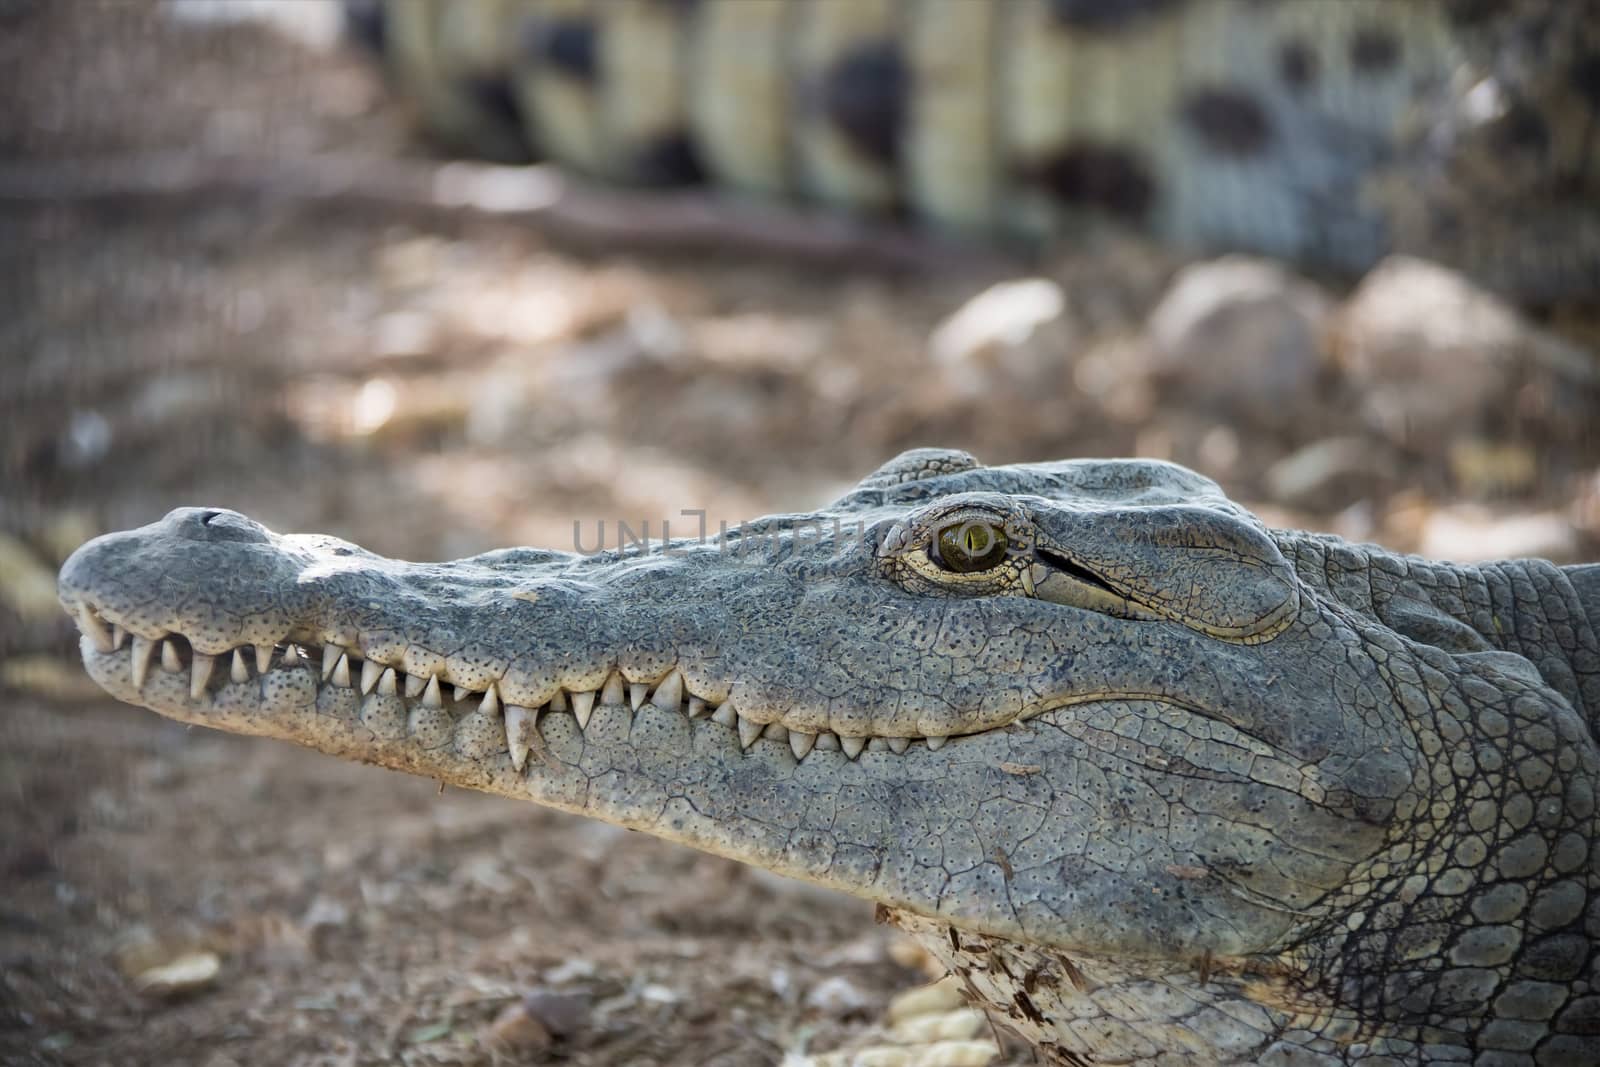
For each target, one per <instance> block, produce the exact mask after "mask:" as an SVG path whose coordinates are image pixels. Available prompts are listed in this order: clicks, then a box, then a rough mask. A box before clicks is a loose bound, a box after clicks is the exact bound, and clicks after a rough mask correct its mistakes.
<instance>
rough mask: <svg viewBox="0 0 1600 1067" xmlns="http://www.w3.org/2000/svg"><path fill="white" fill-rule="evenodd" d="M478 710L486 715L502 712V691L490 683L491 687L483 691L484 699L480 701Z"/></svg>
mask: <svg viewBox="0 0 1600 1067" xmlns="http://www.w3.org/2000/svg"><path fill="white" fill-rule="evenodd" d="M478 710H479V711H481V712H483V713H484V714H485V715H498V714H499V713H500V691H499V690H498V689H496V688H495V687H494V683H493V682H490V683H489V688H488V689H485V690H484V691H483V701H482V702H481V703H479V705H478Z"/></svg>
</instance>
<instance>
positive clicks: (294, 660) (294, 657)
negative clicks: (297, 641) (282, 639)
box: [283, 645, 301, 667]
mask: <svg viewBox="0 0 1600 1067" xmlns="http://www.w3.org/2000/svg"><path fill="white" fill-rule="evenodd" d="M300 659H301V656H300V646H299V645H285V646H284V647H283V666H285V667H298V666H300Z"/></svg>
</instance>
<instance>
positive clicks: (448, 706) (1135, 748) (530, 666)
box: [58, 449, 1600, 1067]
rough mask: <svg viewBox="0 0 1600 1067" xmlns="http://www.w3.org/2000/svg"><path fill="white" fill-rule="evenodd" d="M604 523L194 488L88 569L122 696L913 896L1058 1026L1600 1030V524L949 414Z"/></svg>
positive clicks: (828, 882)
mask: <svg viewBox="0 0 1600 1067" xmlns="http://www.w3.org/2000/svg"><path fill="white" fill-rule="evenodd" d="M703 518H704V517H703V516H701V519H703ZM602 530H603V528H602ZM586 539H587V538H586V537H580V536H579V528H578V527H577V526H575V529H574V546H575V547H574V550H554V549H538V548H515V549H504V550H499V551H493V552H489V553H487V554H484V555H479V556H474V557H471V558H468V559H462V560H457V561H455V562H451V563H432V564H429V563H409V562H402V561H398V560H392V559H387V558H384V557H382V556H379V555H375V554H373V553H371V552H368V551H365V550H363V549H361V548H359V547H357V546H356V545H353V544H350V543H348V542H345V541H342V540H339V539H337V538H334V537H331V536H323V535H279V534H276V533H273V532H271V531H270V530H268V529H267V528H266V527H264V526H262V525H261V524H259V523H257V522H254V521H252V520H250V519H248V518H246V517H245V516H243V515H241V514H238V513H236V512H232V511H226V510H220V509H216V508H181V509H179V510H176V511H173V512H172V513H170V514H169V515H167V516H166V517H165V518H163V519H161V520H160V521H158V522H155V523H153V524H151V525H148V526H145V527H142V528H139V529H136V530H131V531H126V532H120V533H113V534H107V535H105V536H102V537H100V538H97V539H95V540H93V541H91V542H89V543H87V544H85V545H84V546H83V547H81V548H79V549H78V550H77V552H76V553H75V554H74V555H72V556H71V557H70V558H69V559H68V560H67V561H66V563H65V564H64V566H63V567H62V570H61V573H60V578H59V585H58V589H59V595H60V599H61V602H62V604H63V606H64V607H65V609H66V610H67V612H68V613H69V614H70V615H71V616H72V618H74V619H75V620H76V621H77V624H78V627H79V628H80V630H81V631H82V637H81V642H80V644H81V651H82V656H83V661H84V664H85V666H86V668H87V670H88V673H89V674H90V675H91V676H92V677H93V679H94V680H95V681H96V682H98V683H99V684H100V686H102V687H103V688H104V689H105V690H106V691H107V692H109V693H110V694H112V695H113V696H116V697H118V698H120V699H121V700H124V701H127V702H129V703H133V704H138V705H142V706H144V707H147V708H150V709H153V710H154V711H157V712H159V713H161V714H162V715H165V716H169V717H171V718H174V719H177V720H180V721H183V722H187V723H193V724H198V725H203V726H209V727H213V728H216V729H220V730H225V731H230V732H235V733H241V734H252V735H261V736H266V737H275V738H281V739H285V740H289V741H293V742H297V743H299V744H302V745H306V746H310V747H312V748H315V749H319V750H322V751H324V752H329V753H333V754H335V755H338V756H342V757H345V758H349V759H354V760H359V761H362V762H366V763H371V764H378V765H381V766H384V767H390V768H395V769H399V770H404V771H410V772H412V773H415V774H419V775H426V776H428V777H432V778H436V779H438V780H439V781H440V782H444V783H450V784H453V785H457V786H462V787H466V788H469V789H476V790H483V791H486V792H490V793H498V794H503V795H506V796H511V797H520V798H524V799H527V800H532V801H534V802H536V803H539V804H543V805H548V806H550V807H554V808H558V809H561V810H565V811H568V812H575V813H578V814H581V815H586V816H590V817H594V818H598V819H602V820H605V821H607V822H611V823H615V824H618V825H621V826H625V827H629V828H632V829H635V830H641V831H645V832H647V833H651V834H654V835H657V836H660V837H663V838H666V839H669V840H672V841H677V842H681V843H684V844H687V845H690V846H693V847H695V848H699V849H703V850H707V851H710V852H713V853H718V854H721V855H724V856H728V857H732V858H734V859H737V860H740V861H743V862H745V863H748V864H753V865H755V866H758V867H761V868H765V869H768V870H771V871H774V872H778V873H781V874H784V875H789V876H792V877H795V878H800V879H805V880H809V881H811V882H815V883H819V884H821V885H824V886H829V887H833V888H835V889H839V890H843V891H845V892H847V893H851V894H855V895H857V896H860V897H864V898H866V899H868V900H871V901H875V902H876V904H877V905H878V913H879V915H880V918H882V919H883V920H885V921H888V922H892V923H894V924H896V925H898V926H899V927H901V928H903V929H904V930H906V931H907V932H909V933H910V934H911V935H912V936H913V937H915V938H916V939H917V940H919V941H920V942H922V943H923V944H924V945H925V946H926V947H927V949H928V950H929V951H930V952H931V953H932V955H933V956H934V957H935V958H937V959H938V960H939V961H941V962H942V963H943V964H944V965H946V966H947V967H948V968H949V969H950V971H951V972H953V973H954V974H955V975H957V976H959V979H960V981H961V982H962V983H963V985H964V986H965V988H966V990H967V991H968V993H969V994H970V995H971V996H972V997H974V998H975V999H976V1000H977V1001H978V1002H979V1003H981V1004H982V1005H984V1006H985V1007H986V1008H987V1009H988V1010H989V1011H990V1012H991V1013H992V1015H993V1017H995V1018H996V1019H999V1020H1003V1021H1005V1022H1006V1023H1007V1024H1009V1025H1010V1026H1012V1027H1013V1028H1014V1029H1016V1030H1017V1031H1018V1032H1019V1033H1021V1034H1022V1035H1023V1036H1024V1037H1026V1038H1027V1039H1028V1040H1029V1041H1031V1042H1032V1043H1034V1045H1035V1046H1036V1047H1037V1048H1038V1049H1039V1050H1041V1055H1043V1056H1044V1057H1045V1058H1046V1059H1047V1060H1048V1061H1049V1062H1051V1063H1055V1064H1070V1065H1074V1067H1084V1065H1088V1064H1114V1063H1132V1062H1148V1063H1157V1064H1182V1063H1194V1064H1280V1065H1289V1064H1318V1065H1323V1064H1340V1063H1349V1064H1363V1065H1369V1067H1371V1065H1377V1064H1399V1063H1446V1062H1448V1063H1474V1064H1480V1065H1489V1064H1513V1063H1516V1064H1573V1065H1576V1064H1592V1063H1594V1062H1595V1058H1594V1057H1595V1049H1596V1047H1597V1042H1600V825H1597V821H1596V820H1597V817H1596V805H1595V796H1596V791H1597V789H1600V745H1597V740H1596V738H1597V732H1600V638H1597V628H1600V564H1590V565H1571V566H1565V567H1562V566H1557V565H1554V564H1552V563H1549V562H1545V561H1538V560H1517V561H1506V562H1498V563H1492V564H1484V565H1478V566H1466V565H1456V564H1450V563H1442V562H1432V561H1428V560H1425V559H1422V558H1418V557H1412V556H1402V555H1396V554H1393V553H1391V552H1388V551H1386V550H1384V549H1381V548H1378V547H1376V546H1372V545H1356V544H1351V543H1347V542H1345V541H1343V540H1340V539H1338V538H1336V537H1333V536H1331V535H1320V534H1314V533H1304V532H1298V531H1292V530H1275V529H1269V528H1268V527H1267V526H1266V525H1264V524H1263V523H1262V522H1261V521H1260V520H1259V519H1257V518H1256V517H1255V516H1254V515H1253V514H1252V513H1251V512H1249V511H1248V510H1246V509H1245V508H1244V507H1242V506H1240V505H1238V504H1236V503H1234V502H1232V501H1230V500H1229V499H1228V498H1227V497H1226V496H1225V495H1224V494H1223V492H1222V491H1221V489H1220V488H1219V487H1218V486H1217V485H1216V484H1215V483H1213V482H1211V481H1210V480H1208V479H1206V478H1204V477H1202V476H1201V475H1199V474H1196V473H1193V472H1191V471H1189V470H1187V469H1185V468H1183V467H1179V466H1176V465H1174V464H1169V463H1164V462H1158V461H1147V460H1070V461H1060V462H1054V463H1042V464H1036V465H1015V466H997V467H986V466H983V465H981V464H980V463H979V462H978V461H977V460H975V459H974V458H973V457H972V456H971V455H969V454H967V453H965V452H959V451H952V450H937V449H921V450H916V451H912V452H908V453H905V454H903V455H901V456H899V457H897V458H895V459H893V460H891V461H890V462H888V463H886V464H885V465H884V466H882V467H880V468H879V469H878V470H876V471H875V472H873V473H872V474H870V475H869V476H868V477H866V478H865V479H864V480H863V481H861V482H860V483H859V484H858V485H857V486H856V487H854V488H853V489H851V490H850V491H849V492H848V493H846V494H845V495H844V496H843V497H841V498H840V499H839V500H837V501H836V502H834V503H832V504H831V505H829V506H826V507H823V508H820V509H817V510H814V511H809V512H801V513H796V514H780V515H773V516H768V517H766V518H762V519H758V520H754V521H751V522H747V523H743V524H740V525H737V526H733V527H724V528H718V529H717V530H715V531H711V530H708V529H706V528H704V527H702V528H701V529H700V530H699V531H698V532H697V534H696V535H695V536H688V537H678V538H670V539H663V540H650V541H646V540H642V539H632V540H628V539H623V540H622V541H621V542H620V543H618V544H615V545H609V546H607V545H603V544H602V545H598V546H596V545H585V544H583V543H582V542H583V541H584V540H586ZM597 540H600V541H603V540H604V536H603V533H602V535H601V536H600V537H599V538H597Z"/></svg>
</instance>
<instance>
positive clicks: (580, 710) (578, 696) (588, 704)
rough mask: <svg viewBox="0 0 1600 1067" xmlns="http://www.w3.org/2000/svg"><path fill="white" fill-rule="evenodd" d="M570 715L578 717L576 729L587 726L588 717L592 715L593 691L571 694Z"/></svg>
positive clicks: (582, 728)
mask: <svg viewBox="0 0 1600 1067" xmlns="http://www.w3.org/2000/svg"><path fill="white" fill-rule="evenodd" d="M572 714H574V715H576V716H577V717H578V729H580V730H584V729H587V728H588V726H589V716H590V715H593V714H594V690H593V689H590V690H588V691H586V692H582V693H573V694H572Z"/></svg>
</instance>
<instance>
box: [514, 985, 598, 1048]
mask: <svg viewBox="0 0 1600 1067" xmlns="http://www.w3.org/2000/svg"><path fill="white" fill-rule="evenodd" d="M522 1007H523V1009H524V1010H525V1011H526V1012H527V1013H528V1014H529V1015H531V1016H532V1017H533V1018H535V1019H537V1020H538V1021H539V1023H540V1025H542V1026H543V1027H544V1028H545V1029H546V1030H548V1031H550V1033H551V1034H553V1035H555V1036H556V1037H567V1036H570V1035H572V1034H575V1033H577V1032H579V1031H580V1030H582V1029H583V1028H584V1025H585V1024H586V1023H587V1022H588V1021H589V1015H590V1013H591V1011H592V1009H593V1002H592V1001H591V1000H590V998H589V997H588V996H585V995H584V994H582V993H558V992H556V991H554V990H550V989H535V990H533V991H532V992H530V993H528V994H527V995H526V996H524V997H523V998H522Z"/></svg>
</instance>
